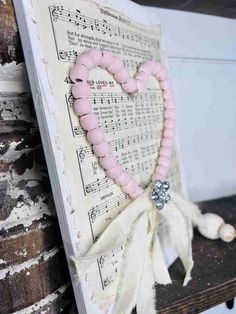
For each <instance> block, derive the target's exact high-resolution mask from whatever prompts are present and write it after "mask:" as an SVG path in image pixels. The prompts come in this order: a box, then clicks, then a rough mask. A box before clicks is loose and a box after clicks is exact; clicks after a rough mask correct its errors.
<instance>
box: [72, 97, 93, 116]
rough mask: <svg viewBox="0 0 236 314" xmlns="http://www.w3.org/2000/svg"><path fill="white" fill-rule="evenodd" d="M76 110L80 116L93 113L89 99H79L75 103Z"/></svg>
mask: <svg viewBox="0 0 236 314" xmlns="http://www.w3.org/2000/svg"><path fill="white" fill-rule="evenodd" d="M74 110H75V113H76V114H77V115H78V116H83V115H85V114H88V113H90V112H91V111H92V106H91V103H90V101H89V99H88V98H79V99H76V100H75V101H74Z"/></svg>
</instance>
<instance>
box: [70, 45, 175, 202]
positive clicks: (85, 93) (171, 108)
mask: <svg viewBox="0 0 236 314" xmlns="http://www.w3.org/2000/svg"><path fill="white" fill-rule="evenodd" d="M98 66H99V67H101V68H103V69H107V70H108V71H109V72H110V73H111V74H113V75H114V78H115V79H116V81H117V82H119V83H120V84H121V86H122V88H123V89H124V91H126V92H127V93H134V92H141V91H142V90H143V89H144V87H145V84H146V82H147V80H148V78H149V76H150V75H153V76H154V77H156V79H157V80H158V81H159V83H160V87H161V89H162V91H163V98H164V129H163V134H162V140H161V147H160V151H159V158H158V161H157V166H156V170H155V173H154V175H153V177H152V180H153V182H155V181H156V180H164V179H165V178H166V175H167V171H168V168H169V164H170V158H171V152H172V146H173V143H174V136H175V124H176V123H175V102H174V100H173V93H172V88H171V82H170V80H169V78H168V75H167V72H166V70H165V68H164V67H163V65H162V64H161V63H159V62H157V61H147V62H145V63H144V64H142V65H141V66H140V67H139V69H138V73H137V74H136V76H135V78H131V76H130V73H129V71H128V70H127V69H126V68H124V64H123V62H122V60H121V59H120V58H118V57H117V56H114V55H113V54H112V53H111V52H109V51H100V50H98V49H91V50H90V51H88V52H86V53H84V54H81V55H80V56H79V57H78V58H77V61H76V64H75V65H74V66H73V67H72V69H71V71H70V78H71V80H72V81H73V83H74V85H73V86H72V95H73V96H74V98H75V102H74V110H75V113H76V114H77V115H78V116H79V117H80V124H81V126H82V128H83V129H84V130H86V131H87V139H88V141H89V143H90V144H91V145H92V146H93V151H94V154H95V155H96V156H97V157H98V158H99V161H100V164H101V166H102V167H103V169H104V170H105V171H106V174H107V176H108V177H110V178H112V179H114V180H115V181H116V182H117V183H118V184H119V185H120V186H121V187H122V190H123V191H124V192H125V193H127V194H129V196H130V197H132V198H137V197H138V196H139V195H141V194H142V193H143V188H141V187H140V186H139V185H138V184H137V182H136V181H135V179H134V178H133V177H132V176H131V175H130V174H129V173H128V172H127V171H125V170H124V169H123V167H122V166H121V165H120V164H119V163H118V162H117V160H116V157H115V155H114V154H112V153H111V149H110V147H109V144H108V143H107V142H106V140H105V139H104V132H103V130H102V129H101V128H100V127H99V123H98V118H97V116H96V114H95V113H93V112H92V106H91V104H90V102H89V95H90V86H89V84H88V83H87V80H88V77H89V71H90V70H92V69H93V68H96V67H98Z"/></svg>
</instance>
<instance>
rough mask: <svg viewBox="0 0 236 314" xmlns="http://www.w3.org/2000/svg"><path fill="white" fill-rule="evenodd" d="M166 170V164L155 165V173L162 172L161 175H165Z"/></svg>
mask: <svg viewBox="0 0 236 314" xmlns="http://www.w3.org/2000/svg"><path fill="white" fill-rule="evenodd" d="M167 172H168V168H167V167H166V166H163V165H158V166H157V167H156V172H155V173H156V174H162V175H163V176H166V174H167Z"/></svg>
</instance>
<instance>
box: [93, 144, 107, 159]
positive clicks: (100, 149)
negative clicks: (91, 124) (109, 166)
mask: <svg viewBox="0 0 236 314" xmlns="http://www.w3.org/2000/svg"><path fill="white" fill-rule="evenodd" d="M93 152H94V154H95V155H96V156H97V157H104V156H106V155H108V154H109V153H110V146H109V145H108V143H107V142H106V141H103V142H101V143H100V144H96V145H93Z"/></svg>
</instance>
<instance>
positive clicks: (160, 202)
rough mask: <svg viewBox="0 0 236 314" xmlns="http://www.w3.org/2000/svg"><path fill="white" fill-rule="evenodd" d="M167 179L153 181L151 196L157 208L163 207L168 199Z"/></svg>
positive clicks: (168, 185) (168, 186) (168, 184)
mask: <svg viewBox="0 0 236 314" xmlns="http://www.w3.org/2000/svg"><path fill="white" fill-rule="evenodd" d="M169 188H170V183H169V182H168V181H161V180H157V181H155V183H154V186H153V190H152V195H151V198H152V200H153V202H154V203H155V205H156V207H157V208H158V209H163V207H164V205H165V204H166V203H168V202H169V201H170V194H169V193H168V190H169Z"/></svg>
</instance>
